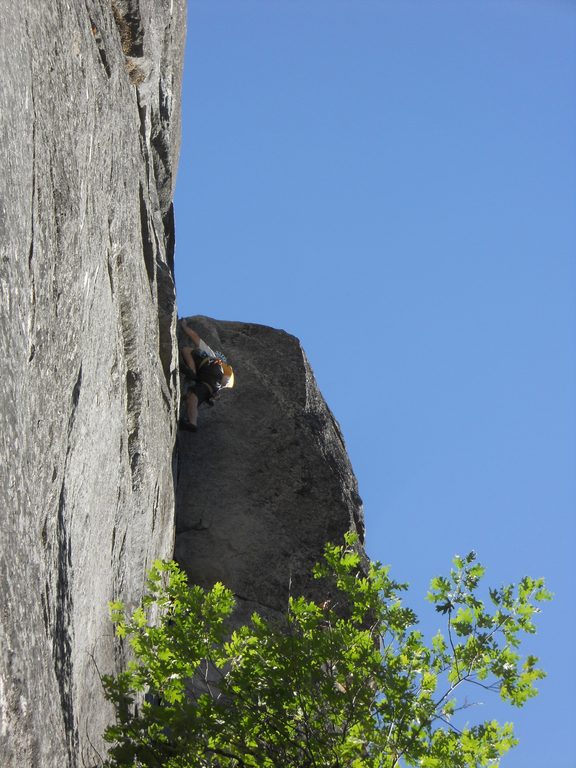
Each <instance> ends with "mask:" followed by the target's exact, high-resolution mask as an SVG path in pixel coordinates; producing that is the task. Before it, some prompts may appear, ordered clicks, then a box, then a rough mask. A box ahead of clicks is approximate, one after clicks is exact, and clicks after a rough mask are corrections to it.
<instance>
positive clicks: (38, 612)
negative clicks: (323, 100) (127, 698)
mask: <svg viewBox="0 0 576 768" xmlns="http://www.w3.org/2000/svg"><path fill="white" fill-rule="evenodd" d="M0 10H1V18H2V22H1V24H0V71H1V73H2V74H1V78H2V88H1V91H0V122H1V126H2V133H1V135H2V141H1V143H0V154H1V157H2V160H1V167H2V174H0V205H1V208H0V256H1V271H0V290H1V308H0V312H1V350H0V351H1V356H2V376H1V377H0V395H1V404H0V431H1V435H2V442H1V448H0V450H1V455H0V463H1V466H2V498H1V501H2V525H1V526H0V555H1V559H0V581H1V589H2V612H1V614H0V707H1V710H0V765H1V766H2V767H3V768H12V767H14V768H16V767H17V768H26V767H27V766H33V767H34V768H38V767H43V766H46V768H54V767H55V766H58V768H65V767H66V766H83V765H87V766H92V765H95V764H96V763H97V762H98V761H97V756H96V751H95V750H97V751H102V741H101V733H102V730H103V728H104V725H105V723H106V722H107V720H108V718H109V715H110V710H109V708H108V706H107V705H106V704H105V702H104V701H103V696H102V689H101V684H100V680H99V677H98V671H97V667H96V665H97V666H98V668H99V669H100V670H101V671H102V672H104V671H108V672H109V671H112V670H113V669H114V668H115V666H117V665H118V664H119V663H120V662H121V654H120V649H119V647H118V646H117V644H116V643H115V641H114V640H113V638H112V631H111V627H110V624H109V622H108V619H107V602H108V601H109V600H111V599H113V598H121V599H124V600H126V601H127V602H128V603H131V602H134V601H135V600H136V599H138V598H139V596H140V594H141V591H142V585H143V579H144V576H145V572H146V569H147V568H148V566H149V564H150V563H151V561H152V559H153V558H155V557H158V556H170V555H171V553H172V545H173V511H174V509H173V506H174V505H173V476H172V447H173V441H174V428H175V414H176V397H177V384H176V357H175V353H174V350H175V345H174V334H175V320H174V285H173V279H172V267H171V264H172V257H173V224H172V206H171V200H172V188H173V181H174V169H175V165H176V162H177V147H178V142H179V109H180V104H179V99H180V77H181V66H182V55H183V44H184V35H185V15H184V11H185V8H184V0H86V2H75V1H73V2H70V0H50V1H49V2H38V1H37V0H19V2H14V0H0Z"/></svg>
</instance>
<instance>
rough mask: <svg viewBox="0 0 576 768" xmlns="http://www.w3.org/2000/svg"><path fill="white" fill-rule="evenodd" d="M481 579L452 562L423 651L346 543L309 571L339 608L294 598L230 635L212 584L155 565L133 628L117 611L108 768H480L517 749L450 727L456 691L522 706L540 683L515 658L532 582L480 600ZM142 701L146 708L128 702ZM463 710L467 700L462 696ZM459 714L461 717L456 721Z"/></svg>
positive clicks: (436, 588)
mask: <svg viewBox="0 0 576 768" xmlns="http://www.w3.org/2000/svg"><path fill="white" fill-rule="evenodd" d="M483 574H484V568H483V567H482V566H481V565H480V564H479V563H477V561H476V556H475V554H474V553H471V554H469V555H468V556H466V557H456V558H455V559H454V567H453V568H452V570H451V572H450V575H449V576H448V577H438V578H435V579H433V580H432V582H431V587H430V592H429V593H428V599H429V600H430V601H431V602H432V603H434V604H435V606H436V610H438V611H439V612H440V613H442V614H444V620H445V621H446V633H445V634H442V633H441V632H438V634H437V635H436V636H435V637H434V638H432V641H431V643H430V644H426V643H425V642H424V639H423V636H422V634H421V633H420V632H419V631H417V630H416V629H415V624H416V621H417V619H416V615H415V614H414V612H413V611H412V610H410V609H409V608H407V607H404V606H403V604H402V601H401V597H400V595H401V593H402V592H403V591H404V590H405V589H406V585H404V584H398V583H396V582H394V581H393V580H392V579H391V578H390V577H389V575H388V568H384V567H382V566H381V565H380V564H379V563H371V564H370V565H369V567H368V568H367V569H366V568H363V567H362V561H361V557H360V555H359V554H358V552H357V550H356V540H355V538H354V537H353V536H352V535H350V536H348V537H347V538H346V541H345V544H344V545H343V546H335V545H328V546H327V547H326V551H325V557H324V561H323V563H322V564H320V565H317V566H316V568H315V570H314V576H315V577H316V578H318V579H323V580H325V583H326V589H327V594H329V593H330V587H329V584H330V583H331V584H332V587H333V588H335V591H334V589H333V591H332V593H331V594H333V595H336V596H337V597H335V598H332V599H331V600H327V601H326V602H324V603H322V604H317V603H315V602H313V601H310V600H307V599H305V598H303V597H293V598H291V599H290V601H289V604H288V608H287V612H286V615H285V617H284V618H283V619H282V621H268V620H265V619H264V618H262V617H261V616H259V615H257V614H255V615H254V616H253V617H252V619H251V622H250V624H249V625H247V626H242V627H240V628H239V629H237V630H236V631H235V632H233V633H232V634H231V635H230V633H229V631H228V630H227V625H228V620H229V618H230V615H231V613H232V611H233V609H234V598H233V596H232V594H231V592H230V591H229V590H228V589H226V588H225V587H224V586H223V585H222V584H216V585H215V586H214V587H213V588H212V589H211V590H209V591H206V590H203V589H201V588H200V587H198V586H189V585H188V584H187V582H186V577H185V576H184V574H183V573H182V572H181V571H180V570H179V569H178V567H177V565H176V564H175V563H172V562H169V563H162V562H157V563H156V564H155V566H154V568H153V570H152V572H151V573H150V577H149V582H148V594H147V595H146V596H145V597H144V599H143V601H142V604H141V606H140V607H139V608H138V609H137V610H135V611H134V612H133V613H132V615H131V617H127V616H126V615H125V611H124V609H123V606H122V605H121V604H120V603H115V604H112V606H111V612H112V620H113V621H114V622H115V624H116V632H117V634H118V635H119V636H120V637H125V638H128V640H129V642H130V645H131V646H132V649H133V652H134V661H132V662H131V663H130V664H129V665H128V668H127V669H126V670H125V671H123V672H122V673H120V674H119V675H118V676H117V677H112V676H107V677H105V678H104V685H105V691H106V695H107V697H108V699H109V700H110V701H112V702H113V704H114V706H115V709H116V723H115V725H113V726H111V727H109V728H108V729H107V731H106V734H105V738H106V739H107V741H109V742H110V743H111V745H112V746H111V749H110V753H109V758H108V765H109V766H112V767H113V768H121V767H124V766H147V767H149V768H157V767H159V766H163V767H164V768H204V767H208V766H219V767H222V768H236V767H240V768H242V767H244V766H250V768H394V766H402V765H412V766H422V767H423V768H478V767H480V766H493V765H498V764H499V759H500V757H501V756H502V755H503V754H504V753H505V752H507V751H508V750H509V749H510V748H511V747H512V746H513V745H514V744H515V743H516V740H515V738H514V735H513V729H512V726H511V725H510V724H505V725H499V724H498V723H497V722H495V721H493V720H490V721H487V722H481V723H476V724H472V725H469V724H465V723H462V722H460V721H461V720H462V719H463V718H464V714H463V713H462V711H461V710H463V709H468V707H469V706H470V705H469V704H467V703H464V704H462V703H459V702H462V701H463V699H462V696H461V693H462V692H464V691H465V690H466V688H473V689H478V688H479V687H480V688H482V689H484V690H487V691H494V692H497V693H499V695H500V697H501V698H502V699H504V700H506V701H508V702H509V703H510V704H512V705H515V706H522V705H523V704H524V703H525V702H526V700H527V699H529V698H530V697H531V696H534V695H535V694H536V689H535V687H534V683H535V681H537V680H538V679H540V678H542V677H543V676H544V673H543V672H542V671H541V670H540V669H538V668H537V667H536V662H537V659H536V658H535V657H533V656H527V657H526V658H522V657H521V655H520V652H519V645H520V636H521V635H522V633H533V632H534V631H535V627H534V623H533V618H534V614H535V613H537V612H538V610H539V609H538V607H537V604H538V603H539V602H541V601H543V600H547V599H549V598H550V593H549V592H548V591H547V590H546V589H545V586H544V582H543V580H542V579H531V578H528V577H526V578H523V579H522V580H521V581H520V583H519V584H518V585H517V586H506V587H503V588H500V589H491V590H489V591H488V594H487V596H486V597H487V600H488V602H489V606H490V607H489V608H487V606H486V605H485V603H484V602H483V601H482V600H481V599H480V598H479V597H478V592H479V589H478V587H479V583H480V580H481V578H482V576H483ZM142 694H145V700H144V702H143V703H140V704H139V703H137V702H139V701H140V700H141V699H142ZM464 701H465V702H466V700H464ZM466 714H468V713H466Z"/></svg>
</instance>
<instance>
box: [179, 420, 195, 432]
mask: <svg viewBox="0 0 576 768" xmlns="http://www.w3.org/2000/svg"><path fill="white" fill-rule="evenodd" d="M178 426H179V427H180V429H183V430H184V432H196V431H197V430H198V427H197V426H196V424H191V423H190V422H189V421H188V419H180V421H179V422H178Z"/></svg>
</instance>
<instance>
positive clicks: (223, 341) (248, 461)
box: [175, 317, 364, 619]
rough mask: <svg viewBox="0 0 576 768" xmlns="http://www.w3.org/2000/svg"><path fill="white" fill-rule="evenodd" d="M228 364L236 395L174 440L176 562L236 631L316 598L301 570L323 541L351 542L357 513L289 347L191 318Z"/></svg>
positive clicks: (276, 336)
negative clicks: (232, 599)
mask: <svg viewBox="0 0 576 768" xmlns="http://www.w3.org/2000/svg"><path fill="white" fill-rule="evenodd" d="M190 324H191V326H192V327H193V328H194V329H195V330H196V331H197V332H198V333H199V334H200V335H201V336H202V338H203V339H205V341H206V342H207V343H208V344H209V345H210V346H211V347H212V348H213V349H215V350H220V351H222V352H223V353H224V354H226V355H227V357H228V359H229V362H230V363H231V364H232V365H233V367H234V371H235V373H236V378H237V386H236V387H235V388H234V389H233V390H226V391H224V392H222V393H221V394H220V397H219V400H218V403H217V405H216V407H215V408H213V409H210V408H207V407H206V406H203V407H201V409H200V411H199V420H198V425H199V431H198V432H197V433H188V432H180V433H179V436H178V486H177V498H176V512H177V532H176V549H175V551H176V559H177V560H178V561H179V563H180V564H181V565H182V566H183V567H184V568H185V570H186V571H187V573H188V575H189V577H190V578H191V580H192V581H193V582H195V583H197V584H202V585H204V586H211V585H212V584H213V583H214V582H215V581H223V582H224V583H225V584H226V585H227V586H229V587H230V588H231V589H232V590H233V591H234V593H235V594H236V595H237V597H238V598H239V607H240V615H239V618H240V619H244V618H246V617H247V616H248V615H249V614H250V613H251V612H252V611H253V610H254V609H258V610H261V611H264V612H266V611H272V612H276V611H281V610H283V608H285V607H286V603H287V598H288V595H289V592H290V591H291V593H292V594H300V593H306V594H311V595H313V594H314V584H313V583H312V582H311V580H310V569H311V568H312V566H313V565H314V563H315V562H316V561H317V560H318V559H319V558H320V556H321V554H322V551H323V549H324V544H325V543H326V542H327V541H334V542H336V541H341V540H342V537H343V535H344V533H345V532H346V531H348V530H355V531H357V532H358V533H359V534H360V537H361V539H363V534H364V524H363V512H362V502H361V499H360V497H359V495H358V486H357V482H356V478H355V476H354V473H353V471H352V467H351V466H350V461H349V459H348V456H347V454H346V449H345V446H344V442H343V439H342V435H341V432H340V428H339V426H338V424H337V422H336V421H335V419H334V417H333V416H332V414H331V412H330V410H329V409H328V406H327V405H326V403H325V401H324V399H323V397H322V395H321V394H320V392H319V390H318V387H317V385H316V382H315V380H314V376H313V374H312V371H311V369H310V365H309V363H308V361H307V359H306V355H305V354H304V351H303V349H302V347H301V345H300V343H299V341H298V339H296V338H295V337H294V336H290V335H289V334H288V333H285V332H284V331H278V330H275V329H273V328H267V327H265V326H261V325H254V324H248V323H233V322H218V321H215V320H211V319H209V318H206V317H193V318H190Z"/></svg>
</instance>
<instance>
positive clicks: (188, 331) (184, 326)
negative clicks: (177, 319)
mask: <svg viewBox="0 0 576 768" xmlns="http://www.w3.org/2000/svg"><path fill="white" fill-rule="evenodd" d="M182 330H183V331H184V333H185V334H186V336H188V337H189V338H190V339H192V341H193V343H194V346H195V347H199V346H200V336H198V334H197V333H196V331H193V330H192V328H190V326H189V325H188V323H187V322H186V318H185V317H184V318H182Z"/></svg>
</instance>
